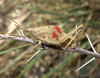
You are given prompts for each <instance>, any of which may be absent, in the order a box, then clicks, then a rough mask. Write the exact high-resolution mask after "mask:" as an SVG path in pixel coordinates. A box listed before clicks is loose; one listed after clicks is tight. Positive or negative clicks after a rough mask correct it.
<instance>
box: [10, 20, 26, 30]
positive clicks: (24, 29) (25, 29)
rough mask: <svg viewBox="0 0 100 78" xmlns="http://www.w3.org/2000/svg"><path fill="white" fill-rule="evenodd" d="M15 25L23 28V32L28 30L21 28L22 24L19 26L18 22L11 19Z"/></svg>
mask: <svg viewBox="0 0 100 78" xmlns="http://www.w3.org/2000/svg"><path fill="white" fill-rule="evenodd" d="M11 20H12V21H13V22H14V23H15V25H16V26H17V27H19V28H21V29H23V30H26V29H25V28H24V27H23V26H21V25H20V24H18V23H17V22H16V21H14V20H13V19H11Z"/></svg>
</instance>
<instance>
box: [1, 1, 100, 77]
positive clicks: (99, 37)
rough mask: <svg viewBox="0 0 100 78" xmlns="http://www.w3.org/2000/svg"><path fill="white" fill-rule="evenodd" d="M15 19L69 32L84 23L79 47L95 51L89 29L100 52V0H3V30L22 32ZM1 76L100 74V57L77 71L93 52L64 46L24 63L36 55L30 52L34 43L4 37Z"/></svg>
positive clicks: (27, 24) (14, 32)
mask: <svg viewBox="0 0 100 78" xmlns="http://www.w3.org/2000/svg"><path fill="white" fill-rule="evenodd" d="M10 19H14V20H15V21H17V22H18V23H19V24H21V25H22V26H23V27H25V28H30V27H39V26H48V25H57V26H59V27H60V28H61V29H62V30H63V31H64V32H65V33H68V32H70V31H71V30H72V29H74V28H75V25H78V26H79V25H80V24H83V25H84V29H83V30H82V31H81V32H80V33H79V36H78V37H77V40H78V43H79V45H78V46H79V47H80V48H83V49H86V50H90V51H92V49H91V47H90V45H89V43H88V41H87V38H86V36H85V34H86V33H87V34H88V35H89V37H90V39H91V41H92V43H93V46H94V47H95V49H96V51H97V52H98V53H100V22H99V21H100V0H0V34H1V33H2V34H5V32H6V33H7V32H8V33H11V34H15V35H18V33H17V32H16V30H15V29H16V26H15V25H14V23H13V22H12V21H11V20H10ZM0 43H1V46H0V52H5V53H4V54H0V78H7V77H8V78H99V77H100V70H99V67H100V60H99V59H96V60H95V61H93V62H91V63H90V64H88V65H87V66H86V67H84V68H83V69H81V70H80V71H78V72H77V73H75V74H73V72H74V71H75V70H76V69H77V68H78V67H80V66H81V65H82V64H84V63H85V62H87V61H88V60H89V59H91V58H92V57H91V56H88V55H84V54H80V53H73V52H66V51H60V50H44V51H42V52H40V53H39V54H38V55H37V56H36V57H35V58H34V59H33V60H32V61H31V62H30V63H29V64H28V65H26V66H24V63H25V62H26V61H27V60H28V59H29V58H30V57H31V56H32V55H33V54H27V55H25V52H29V51H30V50H31V48H32V45H30V44H28V43H25V42H20V41H15V40H0Z"/></svg>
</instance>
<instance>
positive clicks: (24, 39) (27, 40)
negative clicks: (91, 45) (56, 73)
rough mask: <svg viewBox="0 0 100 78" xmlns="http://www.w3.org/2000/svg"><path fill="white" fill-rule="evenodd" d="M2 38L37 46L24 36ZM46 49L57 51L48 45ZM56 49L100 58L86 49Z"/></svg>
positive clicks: (0, 36)
mask: <svg viewBox="0 0 100 78" xmlns="http://www.w3.org/2000/svg"><path fill="white" fill-rule="evenodd" d="M0 38H1V39H11V40H19V41H23V42H28V43H31V44H36V43H35V42H34V41H33V40H32V39H29V38H27V37H22V36H19V37H16V36H7V35H3V34H0ZM45 48H46V50H47V49H55V48H53V47H49V46H46V45H45ZM56 49H57V50H64V51H71V52H78V53H82V54H86V55H90V56H93V57H96V58H100V54H98V53H94V52H91V51H87V50H84V49H80V48H77V49H65V48H64V47H60V48H56ZM42 50H44V48H43V49H42Z"/></svg>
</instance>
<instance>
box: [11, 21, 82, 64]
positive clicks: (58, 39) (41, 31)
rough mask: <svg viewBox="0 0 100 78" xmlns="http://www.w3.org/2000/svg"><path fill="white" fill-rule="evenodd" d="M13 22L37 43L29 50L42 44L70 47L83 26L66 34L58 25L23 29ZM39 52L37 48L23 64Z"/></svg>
mask: <svg viewBox="0 0 100 78" xmlns="http://www.w3.org/2000/svg"><path fill="white" fill-rule="evenodd" d="M12 21H14V20H12ZM14 22H15V21H14ZM15 23H16V24H15V25H16V26H18V27H19V28H21V29H22V30H24V31H26V33H27V34H28V35H30V37H31V38H32V40H33V41H34V42H36V43H37V44H36V45H35V46H34V47H33V49H32V50H31V51H33V50H34V49H35V48H37V47H38V46H39V45H42V48H44V49H45V47H44V46H43V45H48V46H53V47H55V48H56V47H58V48H59V47H64V48H66V49H67V48H69V47H71V44H73V43H75V40H74V39H75V38H76V36H77V34H78V33H79V32H80V31H81V29H82V28H83V25H80V26H79V27H78V28H76V29H74V30H73V31H71V32H69V33H67V34H66V33H64V32H63V31H61V29H60V28H59V27H58V26H41V27H37V28H29V29H25V28H24V27H22V26H21V25H19V24H18V23H17V22H15ZM76 32H77V33H76ZM74 34H75V35H74ZM73 35H74V36H73ZM39 52H40V50H38V51H37V52H36V53H35V54H34V55H33V56H32V57H31V58H30V59H29V60H28V61H27V62H26V63H25V64H27V63H28V62H29V61H30V60H31V59H32V58H33V57H34V56H35V55H36V54H37V53H39Z"/></svg>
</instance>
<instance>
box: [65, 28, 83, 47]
mask: <svg viewBox="0 0 100 78" xmlns="http://www.w3.org/2000/svg"><path fill="white" fill-rule="evenodd" d="M80 31H81V29H80V30H79V31H78V32H77V33H76V34H75V35H74V37H73V38H72V39H71V40H70V42H69V43H68V44H67V45H66V46H65V48H68V46H69V45H70V44H71V42H72V41H73V40H74V39H75V38H76V36H77V34H78V33H79V32H80Z"/></svg>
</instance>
